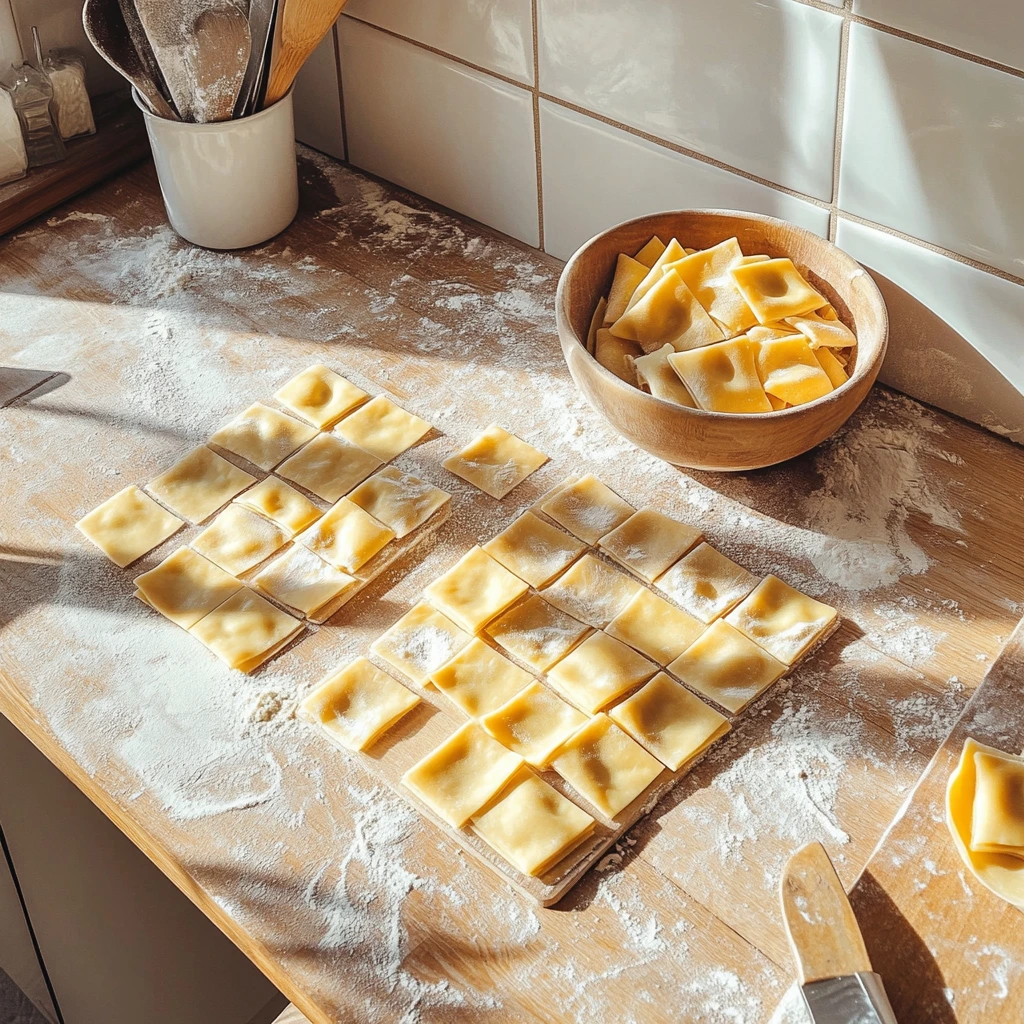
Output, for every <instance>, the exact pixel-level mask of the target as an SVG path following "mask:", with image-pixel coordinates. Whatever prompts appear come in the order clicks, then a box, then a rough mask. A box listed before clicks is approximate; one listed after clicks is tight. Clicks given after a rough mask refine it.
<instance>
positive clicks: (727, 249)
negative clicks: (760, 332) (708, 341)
mask: <svg viewBox="0 0 1024 1024" xmlns="http://www.w3.org/2000/svg"><path fill="white" fill-rule="evenodd" d="M744 260H745V257H744V255H743V252H742V250H741V249H740V244H739V242H738V241H737V240H736V239H735V238H727V239H726V240H725V241H724V242H719V243H718V245H713V246H711V248H710V249H701V250H698V251H697V252H695V253H693V254H692V255H690V256H684V257H683V258H682V259H681V260H676V262H675V263H670V264H668V265H667V266H665V267H664V270H665V273H666V274H668V273H669V272H670V271H673V270H674V271H675V272H676V273H677V274H678V275H679V276H680V277H681V278H682V279H683V281H685V282H686V284H687V286H688V287H689V289H690V291H691V292H692V293H693V295H694V296H695V297H696V299H697V301H698V302H699V303H700V304H701V306H703V308H704V309H706V310H707V311H708V313H710V314H711V316H713V317H714V318H715V319H716V320H718V321H719V322H720V323H722V324H724V325H725V326H726V328H727V329H728V333H729V334H742V333H743V332H744V331H745V330H746V329H747V328H748V327H753V325H754V324H756V323H757V317H755V316H754V313H753V311H752V310H751V308H750V306H748V305H747V302H746V299H744V297H743V296H742V295H741V294H740V292H739V289H738V288H737V287H736V282H735V281H734V280H733V279H732V275H731V274H730V271H731V270H732V268H733V267H738V266H742V265H743V264H744ZM716 340H717V339H716Z"/></svg>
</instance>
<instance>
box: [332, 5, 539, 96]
mask: <svg viewBox="0 0 1024 1024" xmlns="http://www.w3.org/2000/svg"><path fill="white" fill-rule="evenodd" d="M345 13H346V14H347V15H351V16H353V17H356V18H359V19H360V20H361V21H367V22H369V23H370V24H372V25H378V26H380V27H381V28H385V29H387V30H388V31H390V32H397V33H398V34H399V35H401V36H408V37H409V38H410V39H415V40H416V41H417V42H420V43H426V45H427V46H433V47H436V48H437V49H440V50H444V51H445V52H446V53H450V54H453V55H454V56H456V57H461V58H462V59H463V60H466V61H469V62H470V63H471V64H477V65H479V66H480V67H483V68H488V69H490V70H491V71H496V72H497V73H498V74H500V75H507V76H508V77H509V78H514V79H516V81H518V82H528V83H531V84H532V82H533V21H532V17H533V16H532V13H531V0H486V2H483V3H481V2H479V0H476V2H469V3H466V2H463V3H453V2H452V0H350V2H349V3H348V4H347V5H346V7H345Z"/></svg>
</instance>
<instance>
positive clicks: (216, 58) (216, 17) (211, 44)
mask: <svg viewBox="0 0 1024 1024" xmlns="http://www.w3.org/2000/svg"><path fill="white" fill-rule="evenodd" d="M192 38H193V46H194V50H193V56H192V63H193V67H194V69H195V96H196V101H195V118H196V121H198V122H200V123H208V122H212V121H227V120H228V119H229V118H230V117H231V115H232V114H233V113H234V109H235V103H236V101H237V100H238V93H239V90H240V89H241V88H242V81H243V79H244V78H245V69H246V68H247V67H248V66H249V53H250V49H251V46H252V39H251V37H250V35H249V22H248V20H247V19H246V16H245V14H244V13H243V12H242V10H241V9H240V8H238V7H235V6H233V5H232V4H227V5H225V6H224V7H216V8H213V9H211V10H208V11H202V12H201V13H200V14H199V16H198V17H197V18H196V20H195V21H194V22H193V24H192Z"/></svg>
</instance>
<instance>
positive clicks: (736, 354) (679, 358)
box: [668, 335, 772, 413]
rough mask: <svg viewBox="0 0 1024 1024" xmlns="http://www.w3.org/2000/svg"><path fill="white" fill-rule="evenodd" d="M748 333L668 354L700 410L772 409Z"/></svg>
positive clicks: (744, 410)
mask: <svg viewBox="0 0 1024 1024" xmlns="http://www.w3.org/2000/svg"><path fill="white" fill-rule="evenodd" d="M754 356H755V352H754V345H753V343H752V342H751V341H750V339H749V338H747V337H746V335H741V336H740V337H739V338H733V339H732V340H731V341H722V342H719V343H718V344H717V345H709V346H707V347H706V348H698V349H694V350H693V351H692V352H676V353H675V354H673V355H670V356H669V357H668V361H669V363H670V364H671V366H672V369H674V370H675V371H676V373H678V374H679V376H680V378H681V379H682V381H683V383H684V384H685V385H686V387H687V390H688V391H689V392H690V394H691V395H692V396H693V398H694V401H695V402H696V403H697V405H698V407H699V408H701V409H706V410H708V411H709V412H742V413H748V412H771V409H772V407H771V404H770V403H769V401H768V398H767V397H766V395H765V393H764V388H763V387H762V386H761V381H760V379H759V377H758V375H757V366H756V365H755V362H754Z"/></svg>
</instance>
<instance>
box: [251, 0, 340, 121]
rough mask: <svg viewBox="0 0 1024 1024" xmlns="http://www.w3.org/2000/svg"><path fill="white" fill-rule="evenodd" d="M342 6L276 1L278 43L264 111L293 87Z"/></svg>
mask: <svg viewBox="0 0 1024 1024" xmlns="http://www.w3.org/2000/svg"><path fill="white" fill-rule="evenodd" d="M344 6H345V0H279V2H278V11H277V28H276V29H275V31H276V33H277V36H276V38H277V43H276V45H275V48H274V55H273V59H272V61H271V65H270V81H269V83H268V85H267V96H266V100H265V101H264V104H263V105H264V106H265V107H269V106H270V105H271V104H272V103H276V102H277V101H278V100H279V99H280V98H281V97H282V96H283V95H284V94H285V93H286V92H287V91H288V90H289V89H290V88H291V87H292V83H293V82H294V81H295V76H296V75H297V74H298V73H299V70H300V69H301V67H302V65H303V64H305V63H306V58H307V57H309V55H310V54H311V53H312V52H313V51H314V50H315V49H316V48H317V46H319V45H320V40H321V39H323V37H324V36H325V35H327V33H328V32H329V31H330V30H331V26H332V25H333V24H334V23H335V22H336V21H337V20H338V16H339V15H340V14H341V9H342V8H343V7H344Z"/></svg>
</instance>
